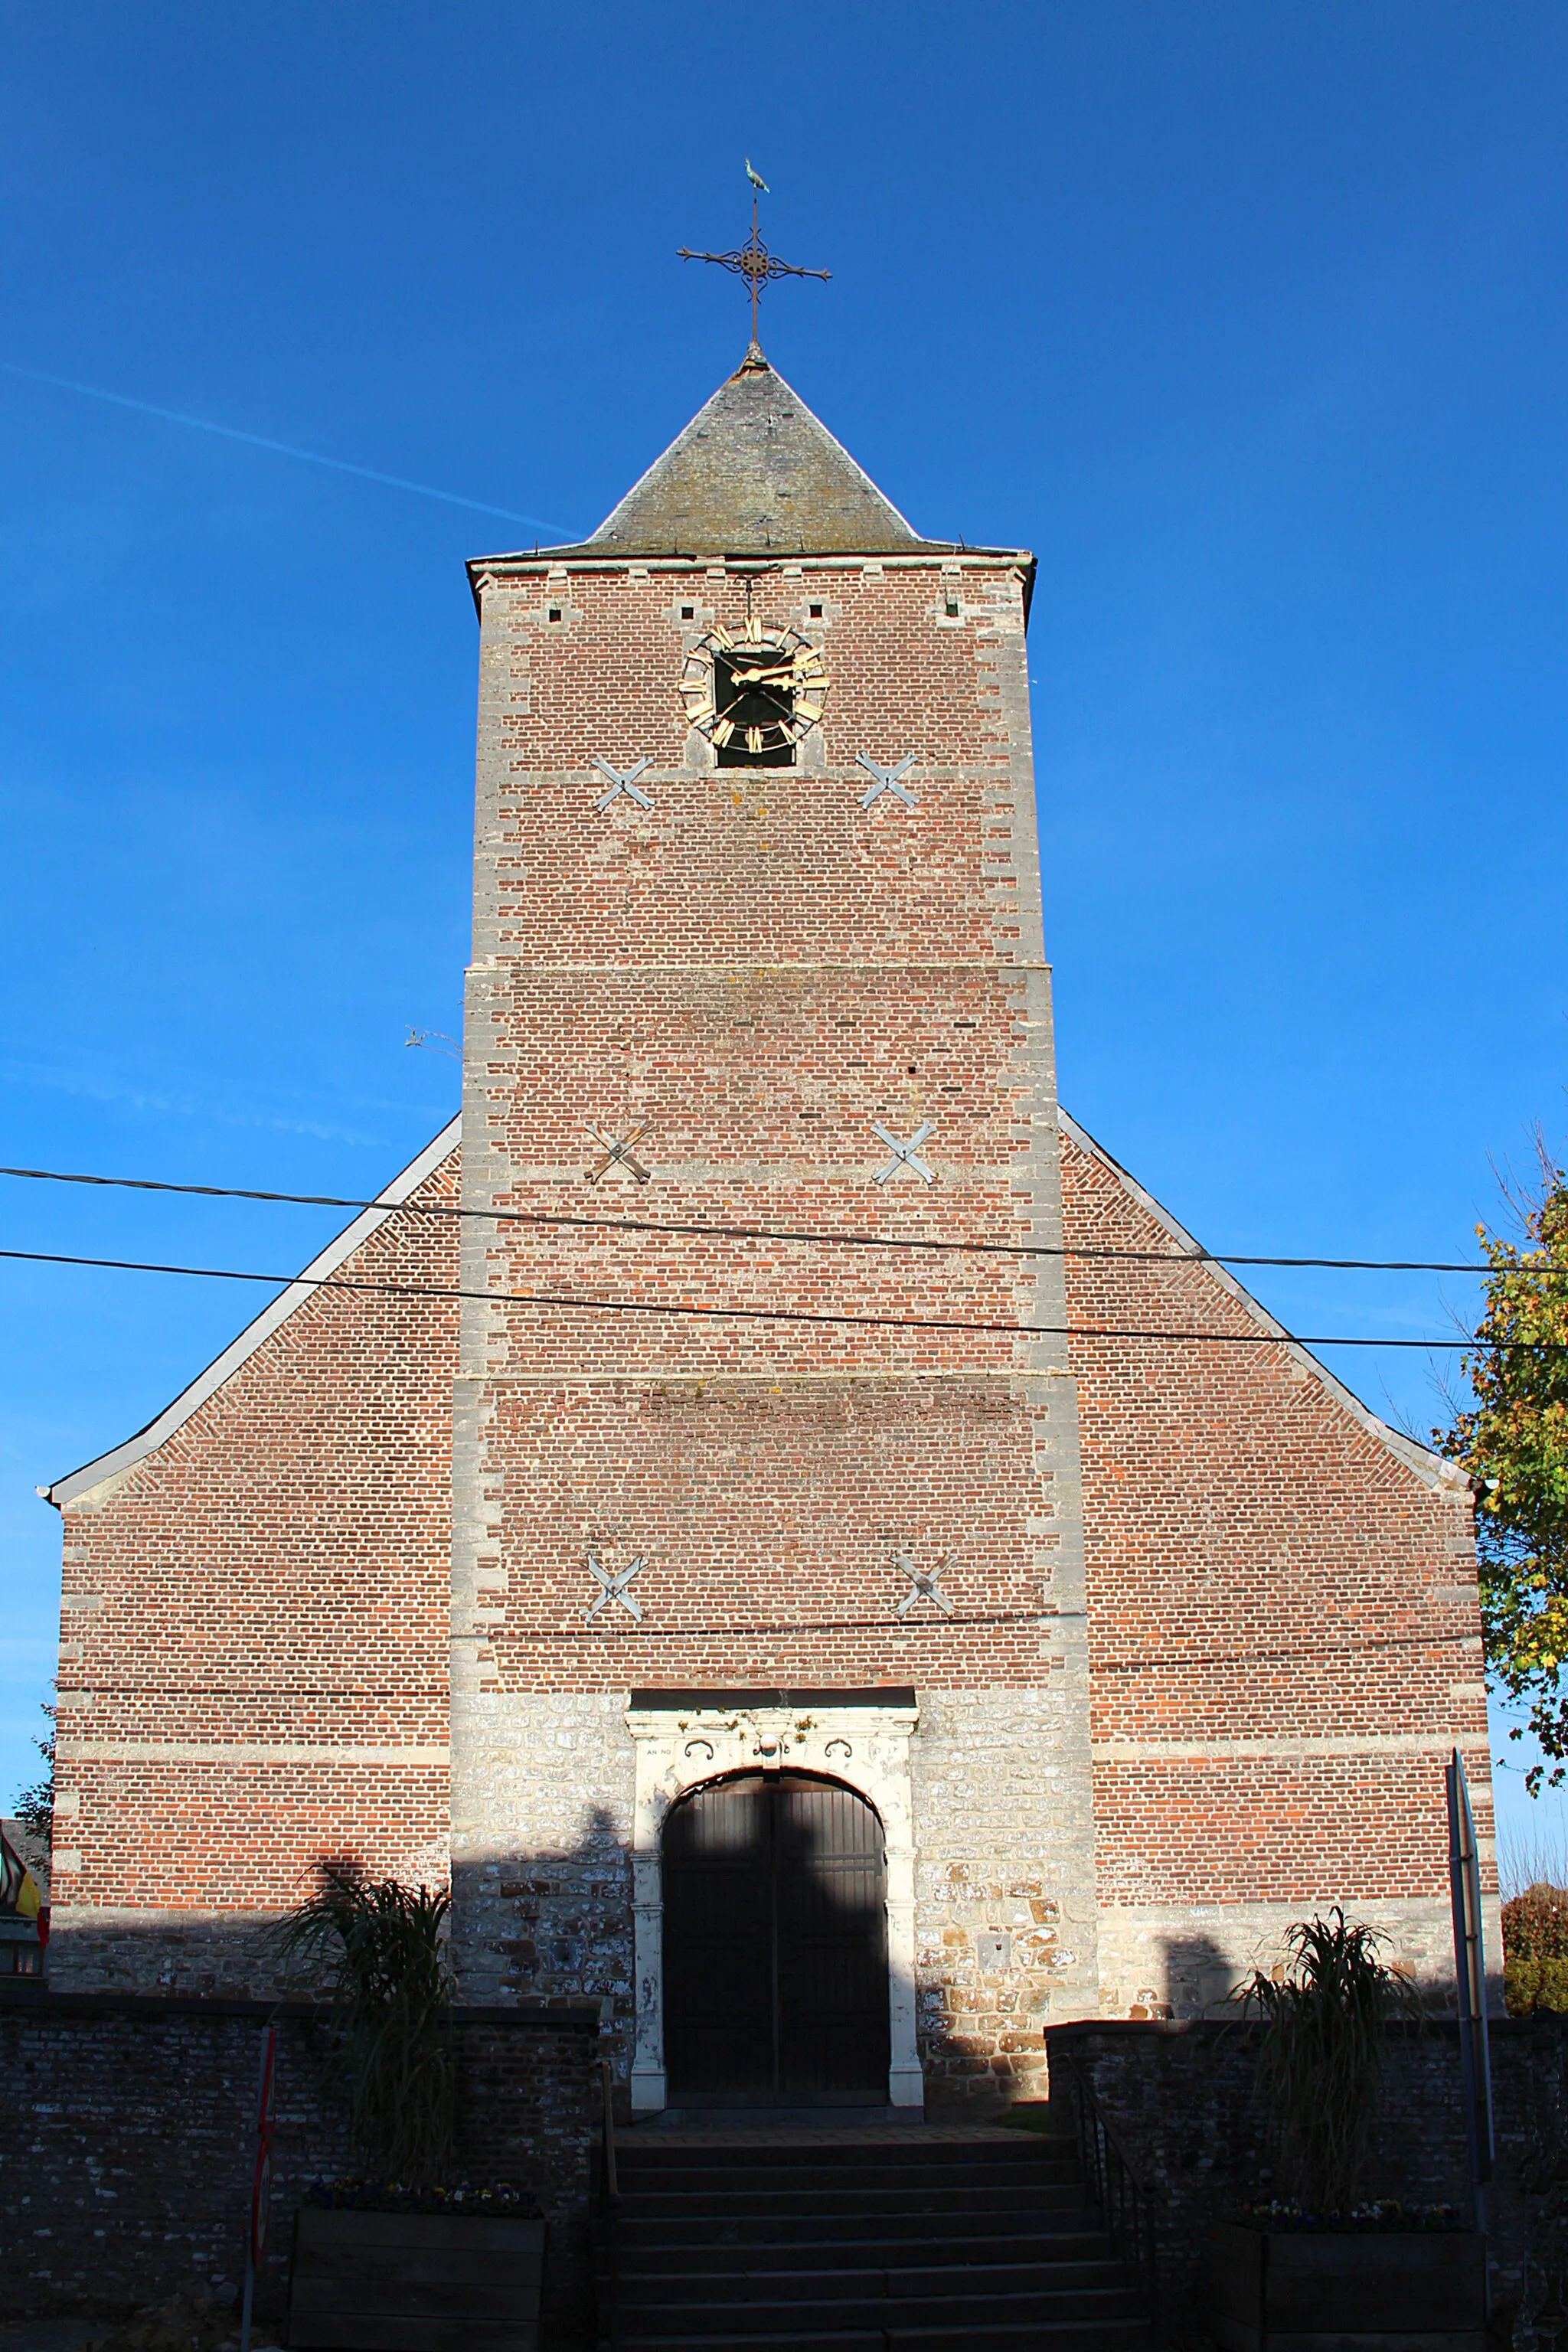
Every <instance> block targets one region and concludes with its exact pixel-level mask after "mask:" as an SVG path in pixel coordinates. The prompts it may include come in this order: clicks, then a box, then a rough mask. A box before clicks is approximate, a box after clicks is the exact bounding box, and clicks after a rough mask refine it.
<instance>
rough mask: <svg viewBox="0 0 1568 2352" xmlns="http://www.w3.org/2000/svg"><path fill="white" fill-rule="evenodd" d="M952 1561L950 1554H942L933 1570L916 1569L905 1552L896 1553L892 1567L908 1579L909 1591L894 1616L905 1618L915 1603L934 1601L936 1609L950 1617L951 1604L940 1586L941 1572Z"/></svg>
mask: <svg viewBox="0 0 1568 2352" xmlns="http://www.w3.org/2000/svg"><path fill="white" fill-rule="evenodd" d="M951 1562H952V1553H951V1552H950V1551H949V1552H944V1553H943V1554H942V1558H941V1559H939V1560H938V1562H937V1564H936V1566H935V1567H934V1568H917V1567H916V1566H915V1563H914V1561H913V1560H912V1559H910V1556H909V1554H908V1552H907V1551H896V1552H895V1553H894V1554H893V1566H894V1567H895V1568H897V1569H901V1570H902V1571H903V1573H904V1574H905V1575H906V1576H907V1577H908V1578H909V1580H910V1589H909V1591H907V1592H906V1593H905V1595H904V1597H903V1599H902V1600H901V1601H900V1603H899V1605H898V1608H897V1610H896V1611H895V1612H894V1613H895V1615H897V1616H900V1617H907V1616H908V1615H909V1613H910V1610H911V1609H912V1608H913V1607H914V1605H915V1602H916V1601H935V1603H936V1605H937V1607H938V1608H939V1609H941V1610H943V1611H945V1612H946V1614H947V1615H948V1616H949V1617H951V1616H952V1601H950V1600H949V1599H948V1597H947V1595H946V1593H945V1592H943V1591H942V1590H941V1586H942V1570H943V1569H944V1568H946V1567H948V1566H949V1565H950V1564H951Z"/></svg>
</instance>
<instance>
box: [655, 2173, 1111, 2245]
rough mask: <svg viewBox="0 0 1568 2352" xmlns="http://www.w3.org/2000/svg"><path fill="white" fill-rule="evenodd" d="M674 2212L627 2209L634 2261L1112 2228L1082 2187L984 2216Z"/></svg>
mask: <svg viewBox="0 0 1568 2352" xmlns="http://www.w3.org/2000/svg"><path fill="white" fill-rule="evenodd" d="M677 2201H678V2207H679V2210H677V2211H675V2212H674V2213H661V2214H647V2215H637V2214H634V2213H628V2212H626V2209H625V2208H624V2207H623V2208H621V2209H620V2211H619V2213H618V2215H617V2218H616V2242H617V2244H618V2245H619V2246H621V2247H622V2249H623V2250H624V2252H625V2253H626V2256H627V2257H628V2258H630V2257H633V2256H635V2255H637V2254H638V2253H639V2252H640V2250H641V2249H643V2248H645V2247H658V2248H660V2249H661V2250H666V2249H668V2250H669V2251H672V2252H673V2251H675V2250H677V2249H682V2248H687V2249H689V2248H700V2247H704V2246H711V2247H721V2246H723V2247H729V2246H734V2247H744V2246H768V2245H773V2246H779V2245H789V2246H813V2245H832V2244H835V2243H848V2242H856V2243H866V2244H870V2243H875V2244H877V2245H879V2246H885V2247H888V2248H889V2249H891V2248H893V2247H895V2246H900V2245H913V2246H928V2245H929V2246H935V2245H946V2244H954V2245H963V2244H969V2243H972V2242H980V2241H982V2240H984V2241H987V2242H989V2241H992V2240H994V2239H997V2238H1022V2239H1026V2240H1028V2241H1029V2242H1031V2243H1036V2244H1037V2243H1038V2242H1040V2241H1041V2239H1042V2238H1050V2239H1052V2240H1053V2241H1054V2240H1055V2238H1056V2237H1057V2236H1058V2234H1060V2235H1064V2236H1073V2235H1081V2234H1082V2233H1084V2232H1086V2231H1089V2232H1098V2231H1100V2230H1101V2229H1102V2228H1103V2226H1104V2224H1103V2221H1102V2219H1101V2216H1100V2210H1099V2208H1098V2207H1097V2206H1094V2205H1090V2204H1089V2203H1087V2202H1086V2200H1085V2199H1084V2194H1083V2191H1082V2189H1080V2188H1075V2189H1071V2190H1069V2191H1068V2193H1067V2194H1066V2195H1065V2196H1062V2197H1059V2198H1053V2199H1052V2200H1051V2202H1050V2203H1049V2204H1048V2205H1040V2204H1029V2205H1023V2204H1020V2203H1019V2201H1018V2200H1016V2199H1013V2198H1007V2199H1006V2200H998V2202H997V2203H996V2204H995V2205H994V2206H990V2205H988V2206H986V2207H985V2208H984V2210H981V2211H979V2212H973V2211H971V2210H968V2209H967V2208H965V2209H963V2210H958V2211H950V2212H920V2211H914V2210H910V2206H909V2205H908V2204H907V2203H906V2204H904V2205H903V2206H901V2207H900V2210H898V2211H897V2212H893V2213H879V2214H872V2215H867V2214H864V2213H860V2212H846V2211H844V2210H839V2209H835V2210H832V2211H829V2212H814V2211H811V2210H807V2211H805V2212H804V2213H787V2214H786V2213H780V2212H777V2211H776V2210H773V2208H771V2207H764V2208H763V2210H761V2211H758V2212H754V2213H732V2214H727V2215H724V2216H719V2215H715V2214H712V2213H708V2212H702V2213H694V2212H692V2210H691V2209H690V2207H689V2206H688V2205H684V2204H679V2200H677Z"/></svg>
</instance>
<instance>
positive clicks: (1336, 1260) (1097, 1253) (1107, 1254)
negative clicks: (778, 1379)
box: [0, 1168, 1562, 1275]
mask: <svg viewBox="0 0 1568 2352" xmlns="http://www.w3.org/2000/svg"><path fill="white" fill-rule="evenodd" d="M0 1176H16V1177H23V1178H26V1179H29V1180H31V1181H34V1182H37V1183H45V1184H97V1185H104V1186H109V1187H111V1188H114V1189H118V1190H121V1191H127V1192H176V1193H181V1194H185V1195H189V1196H193V1197H195V1198H197V1199H201V1200H210V1201H264V1202H282V1203H283V1204H285V1205H286V1206H291V1207H296V1208H304V1209H361V1210H363V1209H384V1210H386V1211H387V1212H388V1213H404V1212H407V1213H412V1214H413V1215H415V1216H420V1217H482V1218H484V1219H486V1220H487V1221H488V1222H489V1223H492V1224H520V1225H546V1226H552V1225H562V1226H569V1227H574V1228H579V1229H582V1230H584V1231H586V1232H594V1233H611V1234H676V1235H699V1236H706V1237H709V1238H713V1239H718V1240H722V1241H752V1242H804V1243H809V1244H821V1245H826V1246H831V1247H834V1248H839V1249H889V1250H929V1251H937V1252H948V1253H957V1254H959V1255H968V1256H978V1257H1024V1258H1030V1257H1061V1258H1069V1257H1070V1258H1078V1259H1100V1258H1110V1259H1117V1258H1124V1259H1130V1260H1131V1261H1133V1262H1135V1263H1137V1264H1141V1265H1264V1266H1300V1267H1321V1268H1324V1269H1327V1270H1330V1271H1338V1272H1342V1273H1352V1274H1354V1273H1363V1274H1491V1273H1493V1272H1494V1271H1495V1268H1493V1267H1492V1266H1490V1265H1478V1264H1475V1263H1473V1262H1472V1261H1470V1260H1469V1259H1465V1258H1417V1257H1407V1258H1406V1257H1394V1258H1379V1257H1265V1256H1258V1255H1250V1256H1249V1255H1245V1254H1244V1253H1242V1252H1240V1251H1235V1250H1205V1249H1196V1248H1194V1249H1190V1250H1140V1249H1117V1248H1113V1247H1111V1246H1110V1245H1109V1244H1104V1245H1098V1244H1089V1243H1077V1242H1067V1243H1061V1242H980V1241H947V1240H929V1239H925V1238H922V1237H921V1236H920V1235H911V1234H826V1233H820V1232H817V1231H816V1230H815V1229H813V1228H809V1227H806V1228H801V1229H798V1230H797V1229H795V1228H792V1227H780V1226H774V1225H728V1224H677V1223H663V1222H660V1221H658V1220H653V1219H649V1218H643V1217H583V1216H574V1215H571V1214H568V1213H563V1212H560V1211H554V1210H551V1211H546V1210H542V1209H470V1208H464V1207H462V1206H460V1205H459V1204H458V1202H449V1201H386V1200H379V1201H361V1200H351V1199H349V1198H348V1197H347V1196H346V1195H345V1194H342V1193H338V1192H261V1191H258V1190H257V1189H255V1188H253V1187H251V1186H248V1185H239V1184H174V1183H168V1182H165V1181H162V1180H161V1179H159V1178H157V1177H153V1176H89V1175H82V1174H80V1173H79V1172H77V1171H74V1170H66V1169H60V1168H0ZM1511 1270H1513V1269H1510V1271H1511ZM1517 1270H1518V1271H1521V1272H1525V1273H1531V1272H1541V1273H1543V1274H1548V1275H1550V1274H1555V1273H1559V1272H1561V1271H1562V1269H1560V1268H1558V1267H1555V1266H1542V1267H1540V1268H1533V1267H1523V1268H1520V1269H1517Z"/></svg>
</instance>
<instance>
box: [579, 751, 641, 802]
mask: <svg viewBox="0 0 1568 2352" xmlns="http://www.w3.org/2000/svg"><path fill="white" fill-rule="evenodd" d="M592 758H593V762H594V765H595V768H597V770H598V771H599V773H600V774H601V775H602V776H608V778H609V780H610V789H609V791H608V792H607V793H600V794H599V797H598V799H597V800H596V801H595V803H594V806H595V809H597V811H598V813H599V814H600V815H601V816H603V815H604V814H605V810H606V809H607V808H608V807H609V805H610V803H611V802H612V801H613V800H614V799H615V797H616V793H625V794H626V798H627V800H629V801H636V803H637V806H638V808H652V806H653V803H652V801H650V800H649V798H648V796H647V793H639V792H638V790H637V778H638V777H639V776H640V775H641V773H642V772H643V770H644V769H645V768H651V767H652V765H653V761H652V760H651V759H648V760H637V761H634V762H633V764H632V766H631V767H629V768H628V769H627V770H626V774H625V775H624V776H623V775H622V773H621V772H620V770H619V769H618V768H612V767H611V765H610V763H609V761H608V760H601V759H600V757H599V755H598V753H597V751H595V752H594V753H593V754H592Z"/></svg>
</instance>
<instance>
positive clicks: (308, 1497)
mask: <svg viewBox="0 0 1568 2352" xmlns="http://www.w3.org/2000/svg"><path fill="white" fill-rule="evenodd" d="M456 1178H457V1171H456V1166H455V1162H453V1161H448V1162H447V1163H446V1164H445V1165H443V1166H441V1167H439V1168H437V1170H436V1171H434V1173H433V1174H432V1175H431V1176H430V1177H429V1178H428V1179H427V1181H426V1183H425V1184H424V1185H423V1186H421V1187H420V1188H419V1190H418V1192H416V1195H415V1199H416V1202H418V1201H425V1202H450V1201H451V1200H452V1199H453V1198H454V1195H455V1185H456ZM453 1223H454V1221H453V1220H452V1219H451V1218H448V1217H441V1216H419V1215H416V1214H415V1213H402V1214H399V1215H398V1216H395V1217H394V1218H392V1219H390V1220H388V1222H387V1223H384V1224H383V1225H382V1226H381V1227H380V1229H379V1230H378V1231H377V1232H376V1233H374V1234H373V1235H371V1237H370V1238H369V1239H368V1240H367V1241H366V1242H365V1243H364V1244H363V1245H362V1246H361V1247H360V1248H359V1249H358V1250H357V1251H356V1252H355V1253H354V1255H353V1259H352V1261H351V1262H350V1263H349V1265H346V1266H344V1267H343V1268H342V1269H340V1271H342V1273H343V1274H345V1275H348V1276H352V1277H353V1278H356V1279H360V1280H364V1281H369V1282H382V1281H384V1282H393V1283H410V1284H423V1283H442V1282H445V1283H447V1284H450V1283H451V1282H452V1281H453V1280H454V1278H455V1274H456V1266H457V1255H458V1253H457V1242H456V1236H455V1233H454V1230H453ZM454 1326H455V1309H454V1307H452V1306H451V1305H450V1304H449V1303H448V1302H447V1301H444V1300H439V1299H428V1298H419V1297H384V1296H377V1295H375V1294H374V1293H365V1294H361V1293H354V1292H343V1291H331V1290H321V1291H318V1292H316V1293H315V1294H314V1295H313V1296H311V1297H310V1298H309V1299H307V1300H306V1301H305V1302H304V1303H303V1304H302V1305H300V1306H299V1307H297V1308H296V1309H295V1311H294V1312H293V1313H292V1314H290V1315H289V1318H288V1319H287V1320H286V1321H284V1322H283V1323H282V1324H281V1325H280V1326H279V1328H278V1329H277V1330H275V1331H274V1332H273V1333H272V1334H271V1335H270V1337H268V1338H267V1339H265V1340H264V1341H263V1343H262V1344H261V1346H260V1347H259V1348H258V1349H257V1350H256V1351H255V1353H253V1354H252V1355H251V1356H250V1357H249V1358H248V1360H247V1361H246V1362H244V1363H243V1364H241V1365H240V1366H239V1368H238V1369H237V1370H236V1371H235V1372H234V1373H233V1374H232V1375H231V1376H230V1378H229V1379H228V1380H226V1381H225V1382H224V1383H223V1384H222V1385H221V1386H220V1387H219V1388H217V1389H216V1391H214V1392H213V1394H212V1395H210V1396H209V1397H207V1398H206V1399H205V1402H201V1403H200V1404H199V1405H198V1406H197V1407H196V1409H195V1411H194V1412H192V1413H191V1414H190V1416H189V1417H188V1418H187V1419H186V1420H185V1421H184V1423H183V1425H182V1426H181V1427H179V1428H178V1429H177V1430H176V1431H174V1433H173V1434H171V1435H170V1436H169V1437H168V1438H167V1439H166V1440H165V1442H164V1443H163V1444H162V1445H160V1446H158V1447H157V1448H156V1450H155V1451H153V1453H151V1454H148V1455H146V1456H145V1457H144V1458H143V1459H142V1460H141V1461H139V1462H136V1463H135V1464H134V1465H132V1466H130V1467H128V1468H126V1469H123V1470H121V1471H119V1472H117V1473H116V1474H114V1475H111V1476H110V1477H109V1478H107V1479H106V1480H105V1481H104V1482H103V1483H101V1484H100V1485H99V1486H96V1487H94V1488H91V1489H89V1491H88V1492H86V1493H84V1494H82V1495H81V1496H79V1497H78V1498H77V1499H76V1500H74V1501H70V1502H68V1504H67V1505H66V1507H65V1510H64V1514H63V1516H64V1521H65V1568H64V1585H63V1609H62V1639H61V1648H60V1668H59V1713H58V1718H57V1733H58V1762H57V1778H58V1796H57V1801H56V1828H55V1838H56V1843H55V1853H54V1906H55V1908H54V1929H55V1936H56V1942H55V1944H54V1947H53V1949H52V1952H51V1965H52V1968H53V1970H54V1973H55V1974H56V1976H57V1977H58V1979H60V1980H61V1981H62V1982H63V1981H69V1982H74V1983H79V1984H86V1983H100V1984H110V1983H116V1982H124V1983H140V1984H142V1985H148V1984H149V1977H148V1974H147V1971H148V1969H149V1967H151V1968H152V1969H153V1974H152V1977H151V1984H152V1985H160V1986H163V1987H165V1988H167V1989H169V1990H184V1989H189V1990H207V1991H211V1990H232V1991H245V1990H248V1989H249V1988H250V1987H252V1986H253V1985H259V1984H260V1983H265V1982H268V1981H270V1980H271V1977H272V1969H271V1967H270V1964H269V1963H268V1959H267V1957H266V1956H265V1954H263V1953H260V1952H258V1951H257V1950H256V1949H255V1948H254V1938H253V1937H252V1935H251V1927H252V1925H253V1923H254V1921H255V1920H256V1918H257V1917H258V1915H266V1914H268V1913H270V1914H273V1915H276V1913H277V1912H279V1911H280V1910H282V1909H284V1908H286V1907H287V1906H289V1904H291V1903H293V1902H295V1901H297V1900H298V1899H299V1896H300V1894H301V1893H302V1892H303V1891H304V1889H305V1887H306V1885H307V1883H308V1881H309V1877H310V1871H311V1869H312V1866H313V1864H315V1863H316V1862H317V1861H318V1860H319V1859H320V1858H321V1857H332V1856H339V1857H343V1858H350V1857H352V1858H354V1859H356V1860H358V1861H360V1862H363V1864H366V1865H367V1866H369V1867H371V1868H373V1869H395V1870H399V1871H401V1872H403V1873H404V1874H405V1875H410V1876H414V1877H420V1876H423V1877H426V1878H428V1879H430V1880H431V1881H432V1882H435V1881H439V1880H443V1879H444V1878H445V1876H446V1869H447V1789H448V1766H447V1641H446V1633H447V1580H448V1556H449V1549H450V1508H451V1507H450V1479H451V1379H452V1363H453V1356H454V1347H455V1342H454ZM153 1930H156V1931H157V1932H156V1933H155V1934H154V1933H150V1932H149V1931H153Z"/></svg>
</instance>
